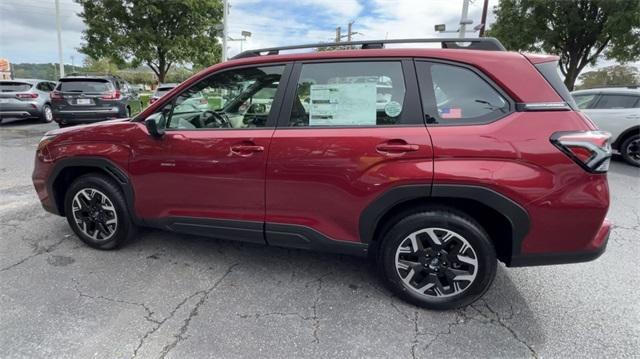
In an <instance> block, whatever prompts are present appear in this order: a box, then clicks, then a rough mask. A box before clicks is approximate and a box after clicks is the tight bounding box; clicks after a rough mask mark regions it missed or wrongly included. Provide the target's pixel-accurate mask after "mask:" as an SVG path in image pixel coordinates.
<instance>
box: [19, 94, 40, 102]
mask: <svg viewBox="0 0 640 359" xmlns="http://www.w3.org/2000/svg"><path fill="white" fill-rule="evenodd" d="M16 97H17V98H19V99H21V100H30V99H34V98H38V94H37V93H19V94H17V95H16Z"/></svg>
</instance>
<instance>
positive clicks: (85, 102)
mask: <svg viewBox="0 0 640 359" xmlns="http://www.w3.org/2000/svg"><path fill="white" fill-rule="evenodd" d="M76 104H77V105H91V99H88V98H79V99H77V100H76Z"/></svg>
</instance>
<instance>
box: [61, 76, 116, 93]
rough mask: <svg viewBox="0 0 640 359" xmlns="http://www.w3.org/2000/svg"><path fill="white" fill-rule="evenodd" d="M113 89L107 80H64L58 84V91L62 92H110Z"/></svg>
mask: <svg viewBox="0 0 640 359" xmlns="http://www.w3.org/2000/svg"><path fill="white" fill-rule="evenodd" d="M111 88H112V86H111V84H110V83H109V81H106V80H84V79H83V80H71V79H62V80H60V83H59V84H58V90H59V91H62V92H86V93H90V92H108V91H110V90H111Z"/></svg>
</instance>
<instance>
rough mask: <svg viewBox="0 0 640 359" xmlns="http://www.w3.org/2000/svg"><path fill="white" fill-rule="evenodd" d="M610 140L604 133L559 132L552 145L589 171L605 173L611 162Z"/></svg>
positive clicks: (609, 135) (608, 135)
mask: <svg viewBox="0 0 640 359" xmlns="http://www.w3.org/2000/svg"><path fill="white" fill-rule="evenodd" d="M610 139H611V134H610V133H609V132H604V131H584V132H557V133H554V134H553V136H551V143H553V144H554V145H555V146H556V147H558V148H559V149H560V150H561V151H562V152H564V153H565V154H566V155H567V156H569V157H570V158H571V159H572V160H574V161H575V162H576V163H577V164H579V165H580V166H581V167H582V168H584V169H586V170H587V171H589V172H594V173H604V172H607V171H608V170H609V163H610V161H611V144H610V143H609V140H610Z"/></svg>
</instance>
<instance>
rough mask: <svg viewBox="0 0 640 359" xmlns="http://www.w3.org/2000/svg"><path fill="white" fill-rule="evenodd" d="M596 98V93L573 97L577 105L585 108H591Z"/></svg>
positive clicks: (582, 108)
mask: <svg viewBox="0 0 640 359" xmlns="http://www.w3.org/2000/svg"><path fill="white" fill-rule="evenodd" d="M595 98H596V95H595V94H584V95H574V96H573V99H574V100H575V101H576V105H577V106H578V108H579V109H581V110H584V109H585V108H589V106H590V105H591V103H592V102H593V100H594V99H595Z"/></svg>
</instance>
